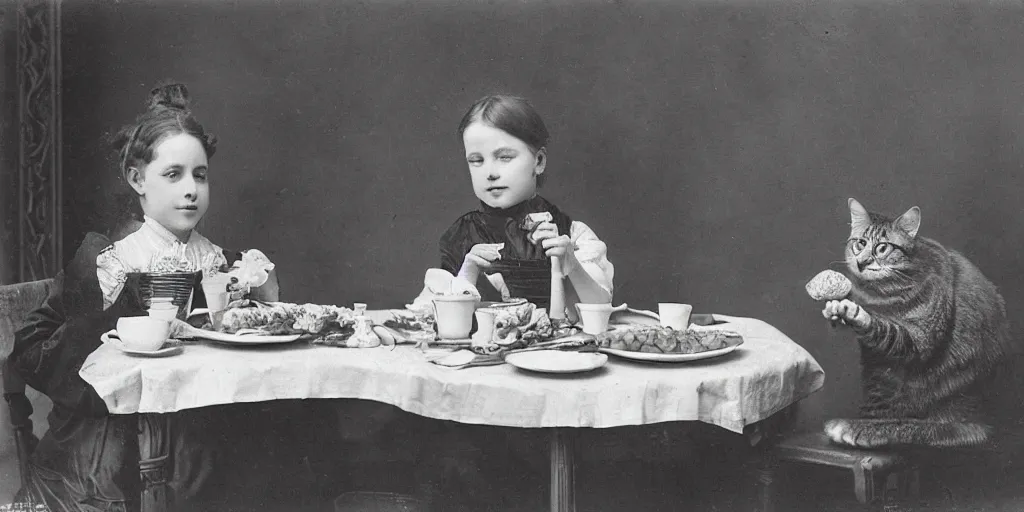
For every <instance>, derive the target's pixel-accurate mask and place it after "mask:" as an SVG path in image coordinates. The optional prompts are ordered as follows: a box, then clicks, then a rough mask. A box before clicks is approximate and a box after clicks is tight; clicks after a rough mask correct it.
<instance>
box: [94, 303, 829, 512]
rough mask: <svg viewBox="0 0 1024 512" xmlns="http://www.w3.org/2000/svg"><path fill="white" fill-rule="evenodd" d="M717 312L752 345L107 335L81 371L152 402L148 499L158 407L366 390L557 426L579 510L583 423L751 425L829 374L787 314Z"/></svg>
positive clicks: (566, 498)
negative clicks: (456, 358) (332, 342)
mask: <svg viewBox="0 0 1024 512" xmlns="http://www.w3.org/2000/svg"><path fill="white" fill-rule="evenodd" d="M714 319H715V320H716V321H717V322H722V325H721V327H722V328H726V329H730V330H733V331H736V332H738V333H740V334H741V335H742V336H743V338H744V343H743V345H742V346H740V347H739V348H737V349H736V350H734V351H733V352H731V353H729V354H726V355H724V356H720V357H716V358H710V359H704V360H697V361H691V362H686V363H673V364H664V363H643V362H634V361H627V360H623V359H619V358H616V357H614V356H609V358H610V359H609V362H608V364H606V365H605V366H604V367H602V368H599V369H598V370H595V371H592V372H587V373H582V374H566V375H552V374H538V373H529V372H525V371H522V370H519V369H517V368H515V367H512V366H510V365H499V366H489V367H471V368H466V369H461V370H454V369H449V368H444V367H440V366H437V365H434V364H432V363H430V362H428V361H427V360H426V358H425V356H424V354H423V353H422V351H420V350H419V349H416V348H413V347H411V346H398V347H378V348H374V349H343V348H335V347H325V346H317V345H311V344H308V343H303V342H297V343H290V344H281V345H260V346H245V347H236V346H224V345H220V344H213V343H211V344H206V343H203V344H195V345H189V346H186V347H184V351H183V352H182V353H181V354H179V355H176V356H173V357H167V358H138V357H132V356H128V355H126V354H124V353H121V352H119V351H118V350H116V349H114V348H112V347H108V346H106V345H104V346H101V347H100V348H99V349H97V350H96V351H95V352H94V353H93V354H91V355H90V356H89V357H88V359H87V360H86V362H85V364H84V365H83V366H82V369H81V371H80V375H81V376H82V378H83V379H84V380H85V381H86V382H88V383H89V384H90V385H92V386H93V387H94V388H95V389H96V391H97V393H98V394H99V395H100V397H102V398H103V400H104V401H105V402H106V404H107V407H108V408H109V410H110V412H111V413H112V414H139V413H142V415H141V417H140V422H141V423H140V425H141V426H142V430H143V433H142V434H140V445H141V446H140V449H142V450H143V459H144V463H143V465H142V466H143V471H146V470H148V471H149V474H147V475H145V480H144V481H146V482H147V490H146V491H144V499H143V503H144V504H145V505H146V506H147V507H152V508H159V505H160V504H159V503H158V502H160V501H161V500H162V498H161V496H163V494H162V493H164V492H165V491H166V490H165V489H162V488H158V487H159V486H160V482H159V480H160V475H163V474H166V472H164V471H163V470H161V469H160V468H159V467H154V464H150V463H148V461H153V460H158V461H159V460H162V459H161V458H160V457H161V456H162V455H163V454H162V453H161V450H164V451H166V442H165V440H164V437H162V436H163V435H164V434H163V433H161V432H159V429H160V421H159V419H158V418H159V414H161V413H172V412H175V411H181V410H185V409H191V408H198V407H206V406H212V405H221V404H230V403H237V402H257V401H268V400H282V399H305V398H358V399H367V400H374V401H378V402H383V403H388V404H391V405H395V406H397V407H399V408H401V409H404V410H406V411H408V412H411V413H414V414H417V415H421V416H425V417H429V418H436V419H442V420H451V421H456V422H461V423H473V424H485V425H495V426H504V427H518V428H550V429H551V446H550V456H551V469H552V475H551V476H552V479H551V482H552V488H551V504H552V506H551V508H552V510H556V511H559V512H566V511H572V510H574V509H575V501H574V497H573V477H574V475H573V467H574V464H573V449H572V448H573V442H572V440H573V437H574V429H576V428H602V427H616V426H625V425H642V424H650V423H659V422H666V421H703V422H706V423H711V424H714V425H719V426H721V427H723V428H726V429H728V430H730V431H733V432H737V433H742V432H743V428H744V427H745V426H747V425H750V424H753V423H757V422H759V421H761V420H764V419H766V418H768V417H770V416H771V415H773V414H775V413H776V412H778V411H781V410H782V409H784V408H786V407H788V406H789V405H791V404H793V403H795V402H797V401H799V400H801V399H803V398H805V397H806V396H808V395H810V394H812V393H814V392H815V391H817V390H818V389H820V388H821V387H822V386H823V384H824V371H823V370H822V368H821V366H820V365H818V363H817V361H815V360H814V358H813V357H812V356H811V355H810V354H809V353H808V352H807V351H806V350H804V349H803V348H802V347H801V346H800V345H798V344H796V343H795V342H793V341H792V340H790V339H789V338H788V337H787V336H786V335H785V334H783V333H781V332H780V331H778V330H777V329H775V328H774V327H772V326H770V325H769V324H767V323H765V322H763V321H760V320H756V319H752V318H743V317H733V316H726V315H717V314H716V315H714ZM144 438H145V439H144ZM154 480H156V483H155V484H154V485H153V486H150V485H149V484H148V483H150V482H153V481H154ZM146 493H149V494H148V495H147V494H146Z"/></svg>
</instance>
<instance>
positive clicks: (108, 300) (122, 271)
mask: <svg viewBox="0 0 1024 512" xmlns="http://www.w3.org/2000/svg"><path fill="white" fill-rule="evenodd" d="M96 278H97V279H98V280H99V282H100V291H102V292H103V309H104V310H106V309H107V308H109V307H110V306H111V305H113V304H114V302H116V301H117V297H118V296H120V295H121V290H123V289H124V283H125V282H126V281H127V280H128V266H127V265H126V264H125V263H124V261H123V260H122V259H121V258H120V257H118V255H117V249H116V248H115V246H113V245H111V246H109V247H107V248H106V249H103V250H102V251H100V254H99V255H98V256H96Z"/></svg>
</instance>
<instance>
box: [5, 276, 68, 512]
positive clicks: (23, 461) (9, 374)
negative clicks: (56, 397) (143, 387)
mask: <svg viewBox="0 0 1024 512" xmlns="http://www.w3.org/2000/svg"><path fill="white" fill-rule="evenodd" d="M54 282H55V281H54V280H53V279H44V280H39V281H31V282H27V283H17V284H11V285H3V286H0V377H2V379H3V388H4V400H5V401H6V402H7V405H8V407H7V408H6V410H5V409H4V408H0V468H3V469H0V474H2V473H5V472H9V470H8V469H7V468H6V467H4V466H8V464H7V463H8V461H11V460H12V457H11V455H12V454H14V453H16V454H17V462H18V465H17V467H18V472H19V474H20V476H21V479H20V480H21V483H22V485H24V484H25V483H27V478H28V471H27V467H28V461H29V456H30V455H31V453H32V450H33V449H34V448H35V445H36V444H37V443H38V438H37V437H36V435H35V434H34V433H33V424H32V412H33V410H34V409H40V411H39V412H40V413H41V414H44V415H45V414H46V413H48V412H49V408H50V407H51V406H52V404H51V403H50V401H49V399H48V398H46V396H45V395H43V394H42V393H39V392H37V391H36V390H33V389H31V388H29V390H28V393H26V386H25V382H24V381H23V380H22V379H21V377H20V376H19V375H18V374H17V372H14V371H11V370H8V364H9V362H8V358H9V357H10V355H11V351H12V350H13V349H14V333H15V332H16V331H17V330H18V329H19V328H21V326H22V324H23V323H24V322H25V317H26V316H28V314H29V313H31V312H32V310H34V309H36V308H37V307H39V306H40V305H41V304H42V303H43V301H45V300H46V297H47V296H48V295H49V294H50V290H51V289H52V288H53V286H54ZM42 423H43V424H44V425H45V421H44V422H42ZM42 430H45V426H44V427H43V429H41V431H42ZM41 431H40V432H41ZM12 433H13V435H11V434H12ZM0 481H8V482H9V484H6V485H10V484H14V483H15V482H18V480H15V479H13V478H0ZM15 490H16V489H15ZM10 492H11V490H10V489H0V495H5V494H7V493H10Z"/></svg>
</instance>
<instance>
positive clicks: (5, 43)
mask: <svg viewBox="0 0 1024 512" xmlns="http://www.w3.org/2000/svg"><path fill="white" fill-rule="evenodd" d="M16 8H17V4H16V3H15V2H12V1H8V2H0V109H2V110H0V284H10V283H14V282H17V281H18V239H17V237H18V231H17V229H18V135H19V128H18V37H17V30H18V15H17V12H16Z"/></svg>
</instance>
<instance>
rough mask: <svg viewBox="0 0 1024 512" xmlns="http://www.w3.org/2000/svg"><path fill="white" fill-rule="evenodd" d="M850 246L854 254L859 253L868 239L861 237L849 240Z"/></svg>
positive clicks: (865, 245)
mask: <svg viewBox="0 0 1024 512" xmlns="http://www.w3.org/2000/svg"><path fill="white" fill-rule="evenodd" d="M850 246H851V247H852V249H853V253H854V254H860V252H861V251H863V250H864V248H865V247H867V246H868V241H867V240H864V239H863V238H855V239H853V240H850Z"/></svg>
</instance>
